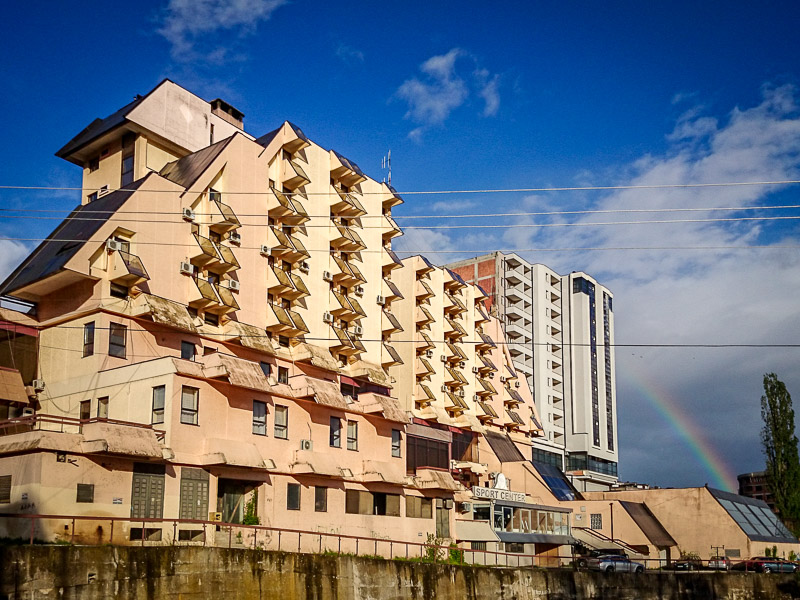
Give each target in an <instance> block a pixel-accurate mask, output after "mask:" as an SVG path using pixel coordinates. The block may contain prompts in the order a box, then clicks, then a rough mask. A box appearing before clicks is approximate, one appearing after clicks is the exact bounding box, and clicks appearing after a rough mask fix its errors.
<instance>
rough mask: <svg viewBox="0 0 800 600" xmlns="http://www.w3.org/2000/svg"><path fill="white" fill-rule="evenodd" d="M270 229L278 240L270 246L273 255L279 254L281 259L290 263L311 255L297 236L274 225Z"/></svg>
mask: <svg viewBox="0 0 800 600" xmlns="http://www.w3.org/2000/svg"><path fill="white" fill-rule="evenodd" d="M271 231H272V233H273V235H274V236H275V239H276V240H277V242H278V243H277V245H275V246H273V248H272V252H273V255H274V256H280V257H281V258H282V259H283V260H286V261H288V262H292V263H294V262H297V261H298V260H300V259H303V258H310V257H311V255H310V254H309V253H308V250H306V247H305V246H304V245H303V243H302V242H301V241H300V240H299V239H298V238H297V237H295V236H293V235H290V234H287V233H284V232H283V231H281V230H280V229H278V228H276V227H272V228H271Z"/></svg>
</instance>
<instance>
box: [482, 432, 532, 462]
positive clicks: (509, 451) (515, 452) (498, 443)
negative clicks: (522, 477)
mask: <svg viewBox="0 0 800 600" xmlns="http://www.w3.org/2000/svg"><path fill="white" fill-rule="evenodd" d="M485 436H486V441H487V442H489V446H491V448H492V451H493V452H494V453H495V456H497V460H499V461H500V462H501V463H503V462H521V461H525V457H524V456H523V455H522V452H520V451H519V448H517V446H516V445H515V444H514V442H512V441H511V438H510V437H508V435H505V434H502V433H496V432H494V431H487V432H486V433H485Z"/></svg>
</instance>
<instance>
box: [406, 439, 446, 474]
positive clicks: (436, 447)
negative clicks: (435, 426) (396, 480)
mask: <svg viewBox="0 0 800 600" xmlns="http://www.w3.org/2000/svg"><path fill="white" fill-rule="evenodd" d="M421 467H434V468H438V469H449V468H450V457H449V452H448V444H447V442H440V441H437V440H429V439H427V438H419V437H415V436H411V435H408V436H406V470H407V471H408V472H410V473H413V472H414V471H416V470H417V469H418V468H421Z"/></svg>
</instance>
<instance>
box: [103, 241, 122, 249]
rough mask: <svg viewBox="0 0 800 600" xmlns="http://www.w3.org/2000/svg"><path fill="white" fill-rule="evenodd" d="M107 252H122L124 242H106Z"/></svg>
mask: <svg viewBox="0 0 800 600" xmlns="http://www.w3.org/2000/svg"><path fill="white" fill-rule="evenodd" d="M106 250H108V251H109V252H116V251H117V250H122V242H120V241H118V240H106Z"/></svg>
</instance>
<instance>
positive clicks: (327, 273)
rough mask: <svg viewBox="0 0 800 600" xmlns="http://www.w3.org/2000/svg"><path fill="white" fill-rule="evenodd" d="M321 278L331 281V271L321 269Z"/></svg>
mask: <svg viewBox="0 0 800 600" xmlns="http://www.w3.org/2000/svg"><path fill="white" fill-rule="evenodd" d="M322 280H323V281H327V282H328V283H333V273H331V272H330V271H323V272H322Z"/></svg>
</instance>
